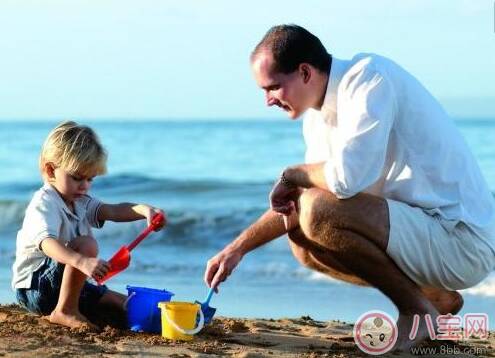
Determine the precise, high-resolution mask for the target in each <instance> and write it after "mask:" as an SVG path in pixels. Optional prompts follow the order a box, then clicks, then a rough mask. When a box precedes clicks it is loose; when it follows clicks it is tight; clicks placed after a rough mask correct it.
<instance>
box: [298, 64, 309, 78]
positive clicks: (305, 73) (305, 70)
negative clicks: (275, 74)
mask: <svg viewBox="0 0 495 358" xmlns="http://www.w3.org/2000/svg"><path fill="white" fill-rule="evenodd" d="M299 72H300V73H301V76H302V79H303V82H304V83H308V82H309V80H310V79H311V75H312V72H311V67H310V66H309V65H308V64H307V63H301V64H300V65H299Z"/></svg>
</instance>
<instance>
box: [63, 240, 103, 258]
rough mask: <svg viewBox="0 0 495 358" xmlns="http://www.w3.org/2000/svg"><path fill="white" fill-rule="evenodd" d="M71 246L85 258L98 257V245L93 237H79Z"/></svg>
mask: <svg viewBox="0 0 495 358" xmlns="http://www.w3.org/2000/svg"><path fill="white" fill-rule="evenodd" d="M69 246H70V247H71V248H72V249H73V250H74V251H77V252H79V253H80V254H82V255H84V256H88V257H97V256H98V243H97V242H96V240H95V239H94V238H93V237H91V236H87V235H84V236H78V237H76V238H75V239H74V240H72V241H71V242H70V244H69Z"/></svg>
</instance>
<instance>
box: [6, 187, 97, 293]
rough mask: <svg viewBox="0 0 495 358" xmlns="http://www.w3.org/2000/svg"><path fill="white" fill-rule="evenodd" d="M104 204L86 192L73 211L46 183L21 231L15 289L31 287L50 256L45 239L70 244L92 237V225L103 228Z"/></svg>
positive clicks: (76, 202)
mask: <svg viewBox="0 0 495 358" xmlns="http://www.w3.org/2000/svg"><path fill="white" fill-rule="evenodd" d="M101 204H102V202H101V201H99V200H98V199H95V198H92V197H90V196H88V195H85V196H83V197H82V198H80V199H78V200H76V201H75V202H74V213H73V212H72V211H71V210H70V209H69V207H68V206H67V204H66V203H65V202H64V201H63V199H62V198H61V196H60V194H59V193H58V192H57V191H56V190H55V188H54V187H53V186H52V185H50V184H48V183H45V185H43V187H41V188H40V189H39V190H38V191H37V192H36V193H35V194H34V195H33V198H32V199H31V202H30V203H29V205H28V207H27V209H26V215H25V216H24V221H23V223H22V228H21V229H20V230H19V232H18V233H17V242H16V259H15V262H14V265H13V268H12V269H13V278H12V288H13V289H18V288H30V287H31V281H32V277H33V273H34V272H35V271H36V270H37V269H39V268H40V267H41V266H42V265H43V262H44V261H45V259H46V258H47V256H46V255H45V254H44V253H43V251H42V250H41V247H40V245H41V242H42V241H43V240H44V239H46V238H53V239H56V240H58V241H59V242H60V243H61V244H62V245H67V244H68V243H69V242H70V241H71V240H73V239H74V238H76V237H77V236H82V235H89V236H92V232H91V228H92V227H95V228H100V227H102V226H103V222H99V221H98V210H99V208H100V206H101Z"/></svg>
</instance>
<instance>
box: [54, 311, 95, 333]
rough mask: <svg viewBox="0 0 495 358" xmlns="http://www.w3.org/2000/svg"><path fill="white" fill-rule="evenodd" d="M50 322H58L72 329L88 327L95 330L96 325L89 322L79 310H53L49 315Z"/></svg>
mask: <svg viewBox="0 0 495 358" xmlns="http://www.w3.org/2000/svg"><path fill="white" fill-rule="evenodd" d="M49 320H50V322H51V323H55V324H60V325H63V326H67V327H69V328H73V329H80V328H85V327H88V328H89V329H90V330H97V329H98V326H96V325H94V324H93V323H91V322H90V321H89V320H88V319H87V318H86V317H84V316H83V315H82V314H81V313H79V312H71V313H64V312H62V311H57V310H53V312H52V313H51V315H50V319H49Z"/></svg>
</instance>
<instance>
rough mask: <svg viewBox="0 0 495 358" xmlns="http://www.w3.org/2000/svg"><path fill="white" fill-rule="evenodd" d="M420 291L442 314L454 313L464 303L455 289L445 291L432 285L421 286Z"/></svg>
mask: <svg viewBox="0 0 495 358" xmlns="http://www.w3.org/2000/svg"><path fill="white" fill-rule="evenodd" d="M421 291H423V294H424V295H425V296H426V298H428V300H429V301H430V302H431V303H432V304H433V306H435V308H436V309H437V311H438V312H439V313H440V314H442V315H443V314H447V313H451V314H456V313H458V312H459V311H460V310H461V308H462V306H463V305H464V300H463V298H462V296H461V294H460V293H459V292H457V291H447V290H444V289H442V288H434V287H422V288H421Z"/></svg>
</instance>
